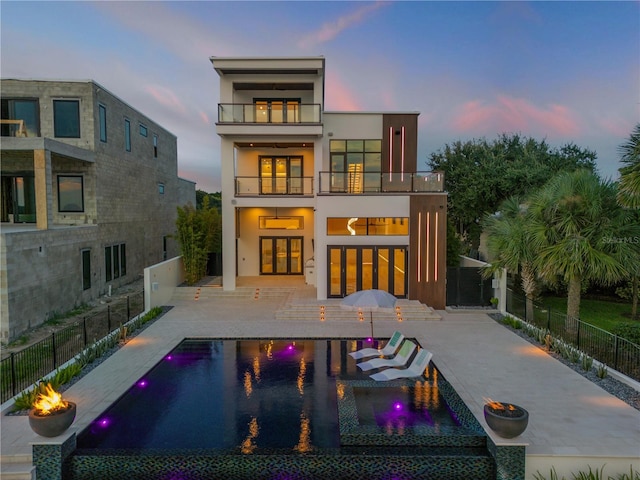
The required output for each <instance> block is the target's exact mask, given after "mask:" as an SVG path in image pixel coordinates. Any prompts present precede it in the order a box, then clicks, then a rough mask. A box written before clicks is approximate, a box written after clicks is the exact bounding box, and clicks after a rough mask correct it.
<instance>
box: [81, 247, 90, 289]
mask: <svg viewBox="0 0 640 480" xmlns="http://www.w3.org/2000/svg"><path fill="white" fill-rule="evenodd" d="M89 288H91V251H90V250H83V251H82V289H83V290H88V289H89Z"/></svg>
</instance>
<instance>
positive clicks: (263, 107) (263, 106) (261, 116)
mask: <svg viewBox="0 0 640 480" xmlns="http://www.w3.org/2000/svg"><path fill="white" fill-rule="evenodd" d="M255 109H256V115H255V118H256V122H257V123H268V122H269V105H268V104H267V102H265V101H262V100H258V101H256V102H255Z"/></svg>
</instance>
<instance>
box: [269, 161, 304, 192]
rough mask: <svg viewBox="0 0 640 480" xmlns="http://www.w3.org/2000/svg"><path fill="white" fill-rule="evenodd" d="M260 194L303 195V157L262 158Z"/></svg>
mask: <svg viewBox="0 0 640 480" xmlns="http://www.w3.org/2000/svg"><path fill="white" fill-rule="evenodd" d="M260 193H261V194H262V195H286V194H293V195H295V194H301V193H302V157H262V156H261V157H260Z"/></svg>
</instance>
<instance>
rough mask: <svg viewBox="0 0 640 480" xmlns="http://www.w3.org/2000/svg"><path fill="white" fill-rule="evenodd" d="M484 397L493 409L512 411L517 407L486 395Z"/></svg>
mask: <svg viewBox="0 0 640 480" xmlns="http://www.w3.org/2000/svg"><path fill="white" fill-rule="evenodd" d="M483 399H484V401H485V402H486V403H487V405H489V408H492V409H493V410H498V411H502V410H509V411H511V412H513V411H515V410H516V407H515V406H513V405H511V404H510V403H502V402H496V401H495V400H491V399H490V398H485V397H483Z"/></svg>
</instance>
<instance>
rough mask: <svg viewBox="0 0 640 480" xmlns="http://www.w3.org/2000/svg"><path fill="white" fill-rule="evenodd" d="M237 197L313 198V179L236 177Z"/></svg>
mask: <svg viewBox="0 0 640 480" xmlns="http://www.w3.org/2000/svg"><path fill="white" fill-rule="evenodd" d="M235 194H236V196H237V197H258V196H285V195H290V196H298V197H312V196H313V177H289V178H265V177H236V192H235Z"/></svg>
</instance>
